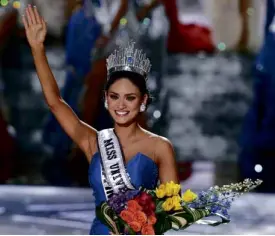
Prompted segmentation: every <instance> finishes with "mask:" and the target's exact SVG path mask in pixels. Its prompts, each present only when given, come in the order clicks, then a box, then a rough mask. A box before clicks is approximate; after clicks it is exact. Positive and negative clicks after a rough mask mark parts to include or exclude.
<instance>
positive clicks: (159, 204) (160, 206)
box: [156, 200, 164, 214]
mask: <svg viewBox="0 0 275 236" xmlns="http://www.w3.org/2000/svg"><path fill="white" fill-rule="evenodd" d="M163 203H164V201H163V200H160V201H158V202H157V204H156V214H158V213H161V212H164V210H163V208H162V204H163Z"/></svg>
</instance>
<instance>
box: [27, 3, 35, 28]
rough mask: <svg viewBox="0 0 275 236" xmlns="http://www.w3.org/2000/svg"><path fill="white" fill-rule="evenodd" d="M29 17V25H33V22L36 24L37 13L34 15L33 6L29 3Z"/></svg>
mask: <svg viewBox="0 0 275 236" xmlns="http://www.w3.org/2000/svg"><path fill="white" fill-rule="evenodd" d="M27 17H28V23H29V25H31V24H32V25H33V24H36V23H37V22H36V19H35V15H34V12H33V8H32V6H31V5H29V6H28V7H27Z"/></svg>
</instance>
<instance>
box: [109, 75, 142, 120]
mask: <svg viewBox="0 0 275 236" xmlns="http://www.w3.org/2000/svg"><path fill="white" fill-rule="evenodd" d="M106 98H107V103H108V110H109V112H110V114H111V116H112V118H113V119H114V121H115V122H116V123H117V124H119V125H129V124H131V123H132V122H133V121H134V120H135V119H136V117H137V115H138V114H139V112H140V105H141V104H142V103H145V104H146V101H147V95H144V96H142V95H141V93H140V91H139V88H138V87H136V86H135V85H134V84H133V83H132V82H131V81H130V80H128V79H127V78H121V79H119V80H117V81H116V82H114V83H113V84H112V85H111V86H110V88H109V90H108V91H107V93H106Z"/></svg>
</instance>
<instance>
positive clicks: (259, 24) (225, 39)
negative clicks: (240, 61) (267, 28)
mask: <svg viewBox="0 0 275 236" xmlns="http://www.w3.org/2000/svg"><path fill="white" fill-rule="evenodd" d="M200 2H201V5H202V8H203V12H204V15H205V16H206V18H207V19H208V22H209V25H210V27H211V29H212V31H211V32H212V40H213V44H214V45H215V47H217V48H219V49H220V50H222V51H236V50H237V51H241V52H250V53H257V52H258V51H259V49H260V48H261V45H262V41H263V31H264V30H263V28H264V27H263V25H264V20H265V8H266V6H265V5H266V4H265V0H263V1H258V0H223V1H219V0H208V1H204V0H200ZM221 45H223V47H220V46H221Z"/></svg>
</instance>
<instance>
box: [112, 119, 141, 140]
mask: <svg viewBox="0 0 275 236" xmlns="http://www.w3.org/2000/svg"><path fill="white" fill-rule="evenodd" d="M114 129H115V132H116V134H117V136H118V137H119V139H120V141H121V143H122V144H123V143H125V142H126V143H127V142H128V141H130V140H131V139H132V138H134V137H136V135H137V133H138V131H139V130H140V127H139V125H138V123H136V122H134V123H132V124H130V125H128V126H120V125H118V124H115V127H114ZM126 140H128V141H126Z"/></svg>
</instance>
